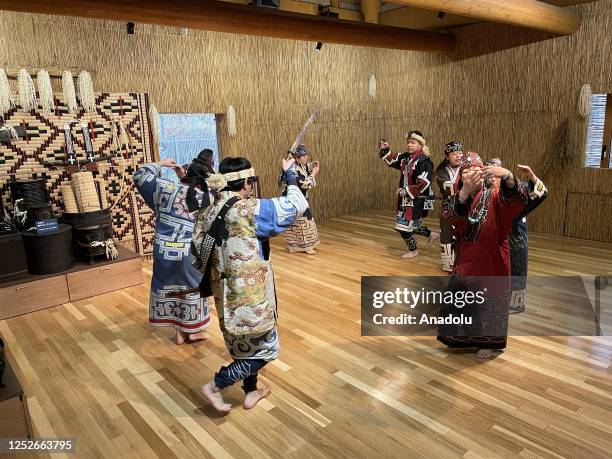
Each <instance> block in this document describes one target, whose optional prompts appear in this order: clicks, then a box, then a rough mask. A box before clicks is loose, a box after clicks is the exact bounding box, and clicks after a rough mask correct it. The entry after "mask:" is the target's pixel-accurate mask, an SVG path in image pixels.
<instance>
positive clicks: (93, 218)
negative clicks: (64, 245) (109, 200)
mask: <svg viewBox="0 0 612 459" xmlns="http://www.w3.org/2000/svg"><path fill="white" fill-rule="evenodd" d="M62 221H63V222H64V223H68V224H69V225H71V226H72V233H73V236H72V238H73V241H74V246H75V249H76V255H77V257H79V258H80V259H83V260H87V259H91V258H92V257H96V256H99V255H105V254H106V248H104V247H100V246H97V247H91V243H92V242H93V241H99V242H104V241H106V240H107V239H112V238H113V229H112V228H113V226H112V217H111V211H110V208H108V207H107V208H106V209H102V210H96V211H93V212H79V213H75V214H72V213H64V214H62Z"/></svg>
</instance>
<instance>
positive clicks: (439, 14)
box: [438, 11, 446, 19]
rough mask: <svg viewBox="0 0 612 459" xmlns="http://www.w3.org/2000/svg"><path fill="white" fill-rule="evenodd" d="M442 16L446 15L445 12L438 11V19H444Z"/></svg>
mask: <svg viewBox="0 0 612 459" xmlns="http://www.w3.org/2000/svg"><path fill="white" fill-rule="evenodd" d="M444 16H446V13H445V12H444V11H440V12H438V19H444Z"/></svg>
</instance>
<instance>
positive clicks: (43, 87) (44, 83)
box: [36, 69, 55, 116]
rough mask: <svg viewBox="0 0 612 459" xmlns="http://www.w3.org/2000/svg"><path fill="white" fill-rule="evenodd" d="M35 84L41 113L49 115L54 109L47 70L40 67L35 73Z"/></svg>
mask: <svg viewBox="0 0 612 459" xmlns="http://www.w3.org/2000/svg"><path fill="white" fill-rule="evenodd" d="M36 85H37V86H38V98H39V100H40V107H41V109H42V110H41V111H42V113H43V115H47V116H49V115H51V114H52V113H53V111H54V109H55V104H54V103H53V88H52V87H51V78H50V77H49V72H47V71H46V70H44V69H42V70H40V71H39V72H38V73H37V74H36Z"/></svg>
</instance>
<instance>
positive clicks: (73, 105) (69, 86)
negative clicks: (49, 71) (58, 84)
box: [62, 70, 79, 113]
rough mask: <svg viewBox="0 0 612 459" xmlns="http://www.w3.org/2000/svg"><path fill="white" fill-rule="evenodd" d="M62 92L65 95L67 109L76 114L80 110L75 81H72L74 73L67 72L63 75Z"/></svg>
mask: <svg viewBox="0 0 612 459" xmlns="http://www.w3.org/2000/svg"><path fill="white" fill-rule="evenodd" d="M62 92H63V93H64V101H65V102H66V107H68V111H69V112H70V113H76V111H77V110H78V109H79V105H78V103H77V98H76V91H75V90H74V80H73V79H72V72H70V70H65V71H64V72H63V73H62Z"/></svg>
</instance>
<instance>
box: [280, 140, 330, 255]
mask: <svg viewBox="0 0 612 459" xmlns="http://www.w3.org/2000/svg"><path fill="white" fill-rule="evenodd" d="M292 156H293V157H294V158H295V173H296V174H297V185H298V187H299V188H300V190H302V193H304V197H305V198H306V199H308V191H309V190H310V189H311V188H312V187H314V186H316V184H317V182H316V176H317V174H318V173H319V169H320V167H321V166H320V164H319V161H313V162H312V163H309V162H308V151H307V150H306V147H305V146H304V145H300V146H298V147H297V148H296V149H295V152H294V153H293V154H292ZM281 193H282V195H283V196H285V195H286V194H287V183H286V182H285V181H284V180H282V181H281ZM285 239H286V240H287V250H289V252H292V253H293V252H306V253H307V254H308V255H314V254H316V253H317V251H316V250H315V247H316V246H317V245H319V244H320V243H321V240H320V238H319V232H318V231H317V225H316V224H315V221H314V218H313V217H312V212H311V209H310V208H309V209H308V210H307V211H306V212H304V215H303V216H302V217H299V218H298V219H297V220H296V221H295V223H294V224H293V225H291V227H290V228H289V229H288V230H287V231H285Z"/></svg>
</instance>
